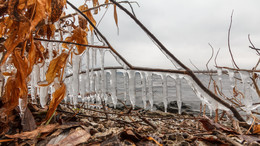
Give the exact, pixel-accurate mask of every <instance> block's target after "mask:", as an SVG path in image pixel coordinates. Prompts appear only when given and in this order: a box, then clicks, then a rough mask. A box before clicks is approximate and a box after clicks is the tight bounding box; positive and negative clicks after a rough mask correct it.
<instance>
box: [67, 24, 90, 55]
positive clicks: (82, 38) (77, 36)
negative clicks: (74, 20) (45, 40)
mask: <svg viewBox="0 0 260 146" xmlns="http://www.w3.org/2000/svg"><path fill="white" fill-rule="evenodd" d="M65 41H67V42H76V43H79V44H85V45H87V44H88V41H87V32H86V31H84V30H83V29H82V28H80V27H78V28H76V29H74V30H73V34H72V36H70V37H67V38H66V39H65ZM62 47H64V48H67V49H69V48H68V46H67V44H65V43H64V44H62ZM77 48H78V53H75V54H76V55H78V54H81V53H83V51H84V50H85V49H86V47H85V46H79V45H77Z"/></svg>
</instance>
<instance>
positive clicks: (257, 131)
mask: <svg viewBox="0 0 260 146" xmlns="http://www.w3.org/2000/svg"><path fill="white" fill-rule="evenodd" d="M253 134H260V125H254V127H253Z"/></svg>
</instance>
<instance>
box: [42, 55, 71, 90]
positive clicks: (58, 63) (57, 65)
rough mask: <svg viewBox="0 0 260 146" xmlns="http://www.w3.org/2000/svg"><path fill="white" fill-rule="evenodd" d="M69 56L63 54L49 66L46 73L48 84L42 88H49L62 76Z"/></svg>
mask: <svg viewBox="0 0 260 146" xmlns="http://www.w3.org/2000/svg"><path fill="white" fill-rule="evenodd" d="M67 57H68V54H67V53H61V54H60V56H58V57H56V58H54V59H53V60H52V61H51V62H50V65H49V68H48V70H47V73H46V81H47V82H48V84H45V85H41V86H47V85H49V84H50V83H52V82H53V81H54V78H55V77H56V76H60V74H61V69H62V68H63V67H65V63H66V60H67Z"/></svg>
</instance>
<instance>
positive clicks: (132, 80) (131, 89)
mask: <svg viewBox="0 0 260 146" xmlns="http://www.w3.org/2000/svg"><path fill="white" fill-rule="evenodd" d="M127 72H128V75H129V98H130V102H131V104H132V106H133V108H135V71H133V70H128V71H127Z"/></svg>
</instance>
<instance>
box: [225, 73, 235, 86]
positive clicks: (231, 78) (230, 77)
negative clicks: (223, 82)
mask: <svg viewBox="0 0 260 146" xmlns="http://www.w3.org/2000/svg"><path fill="white" fill-rule="evenodd" d="M227 71H228V76H229V80H230V82H231V88H232V89H233V88H234V87H235V85H234V82H235V78H234V76H235V73H234V70H232V69H228V70H227Z"/></svg>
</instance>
